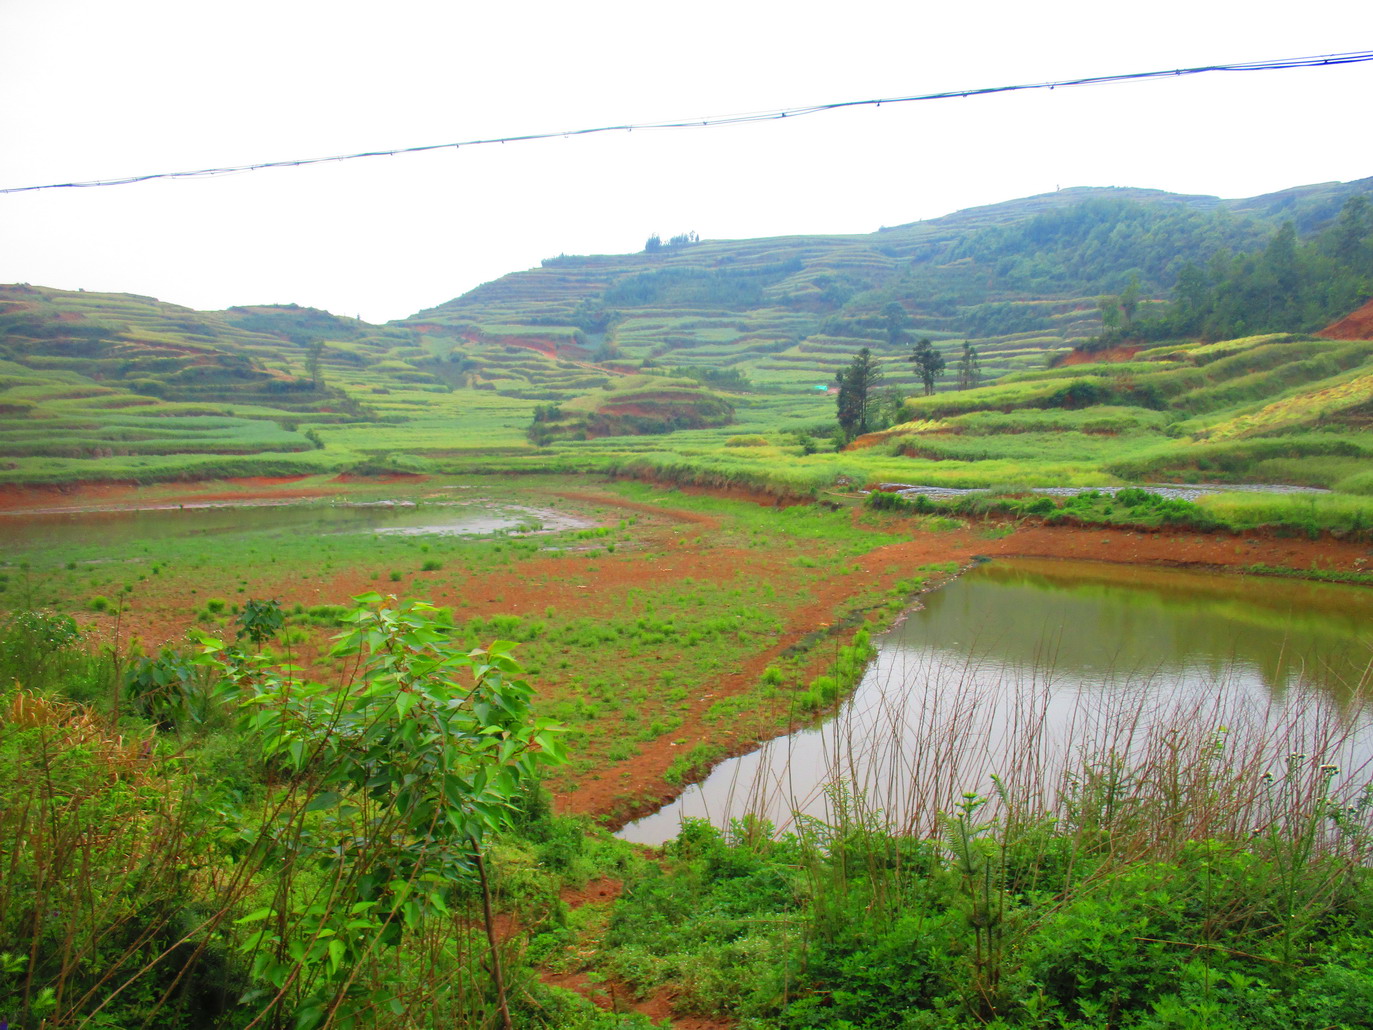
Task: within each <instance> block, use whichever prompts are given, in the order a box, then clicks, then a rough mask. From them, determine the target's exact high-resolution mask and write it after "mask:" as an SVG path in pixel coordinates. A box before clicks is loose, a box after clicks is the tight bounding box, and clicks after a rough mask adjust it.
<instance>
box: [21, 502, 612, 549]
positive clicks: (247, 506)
mask: <svg viewBox="0 0 1373 1030" xmlns="http://www.w3.org/2000/svg"><path fill="white" fill-rule="evenodd" d="M593 525H595V523H594V522H592V521H590V520H587V519H582V518H578V517H576V516H574V515H569V514H568V513H566V512H559V511H552V510H549V509H543V508H534V507H529V506H527V505H520V504H512V503H508V502H501V501H494V500H488V499H484V498H479V497H472V498H464V499H463V500H461V501H447V500H440V501H433V500H425V501H421V502H416V501H414V500H410V499H405V498H400V499H395V500H383V501H362V502H339V501H332V502H329V501H270V502H263V501H254V502H243V503H237V504H234V503H199V504H185V505H180V504H166V505H155V506H147V507H140V508H119V509H112V510H85V511H62V510H53V511H48V512H41V513H27V514H22V513H21V514H0V534H3V537H4V541H5V546H6V548H7V549H15V550H23V549H26V548H28V547H35V546H40V547H55V546H62V545H70V546H79V545H84V544H89V543H91V541H92V540H100V541H101V542H102V543H104V544H107V545H110V544H123V543H132V542H138V541H143V540H160V539H166V538H169V537H187V536H216V535H219V534H232V535H242V534H253V533H288V534H298V535H302V536H324V535H328V534H331V533H366V532H371V533H382V534H398V535H407V536H421V535H433V536H490V535H493V534H495V533H521V532H554V531H560V530H567V529H584V528H589V527H591V526H593Z"/></svg>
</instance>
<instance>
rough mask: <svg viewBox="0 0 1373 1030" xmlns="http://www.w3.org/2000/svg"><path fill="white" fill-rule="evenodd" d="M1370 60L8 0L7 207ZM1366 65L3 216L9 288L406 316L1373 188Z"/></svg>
mask: <svg viewBox="0 0 1373 1030" xmlns="http://www.w3.org/2000/svg"><path fill="white" fill-rule="evenodd" d="M1370 47H1373V3H1369V2H1368V0H1308V2H1306V3H1303V4H1292V3H1281V4H1279V3H1274V2H1270V0H1244V2H1230V0H1185V2H1179V0H1157V2H1151V3H1135V4H1121V3H1103V2H1101V0H1081V2H1079V0H1071V2H1057V0H1045V2H1042V3H1030V2H1025V0H1018V2H1008V0H982V2H978V3H966V4H955V3H950V2H947V0H945V2H940V3H937V4H936V3H930V2H925V0H911V2H906V3H900V2H885V0H846V2H845V3H842V4H840V3H832V2H830V3H823V4H820V3H810V2H805V0H787V2H777V3H774V2H758V0H729V2H721V0H692V2H690V3H663V2H652V0H637V2H621V0H613V2H598V0H585V2H583V3H575V4H574V3H565V2H546V0H525V2H523V3H500V2H499V0H482V2H481V3H474V2H466V0H459V2H439V0H390V2H389V3H383V2H379V0H368V2H366V3H357V2H352V0H235V2H233V3H220V2H210V0H168V2H162V0H124V2H121V3H114V2H111V0H0V187H12V186H27V185H36V184H41V183H48V182H67V181H72V180H80V179H94V178H106V177H111V176H118V175H125V174H142V173H150V172H161V171H176V170H181V169H189V168H200V167H206V166H218V165H231V164H243V163H248V162H253V161H264V160H279V159H285V158H295V157H316V156H325V155H331V154H337V153H346V152H352V151H358V150H371V149H383V148H392V147H400V146H410V145H415V144H425V143H443V142H450V141H455V140H464V139H472V138H479V137H484V136H501V135H511V134H517V133H523V132H538V131H545V130H564V129H576V128H582V127H588V126H594V125H601V124H607V123H611V124H615V123H624V122H636V121H656V120H661V119H665V118H675V117H687V116H691V117H704V116H708V115H718V114H729V113H738V112H746V111H759V110H767V109H773V108H780V107H789V106H796V105H802V104H809V103H818V102H828V101H836V100H852V99H865V98H868V97H876V96H897V95H903V94H913V93H922V92H929V91H935V90H945V89H956V88H972V87H980V86H990V85H1001V84H1009V83H1016V82H1039V81H1046V80H1051V79H1062V78H1068V77H1076V76H1085V75H1102V74H1113V73H1118V72H1131V71H1149V70H1155V69H1160V68H1172V67H1187V66H1195V65H1202V64H1212V63H1220V62H1229V61H1249V60H1261V59H1269V58H1280V57H1296V56H1306V55H1311V54H1324V53H1335V52H1347V51H1353V50H1361V49H1368V48H1370ZM1370 97H1373V64H1362V65H1354V66H1350V67H1347V68H1335V69H1317V70H1295V71H1280V72H1256V73H1245V74H1233V73H1215V74H1211V75H1206V76H1196V77H1190V78H1185V79H1180V80H1168V81H1164V82H1156V83H1143V84H1138V85H1113V86H1105V87H1094V88H1089V89H1072V90H1064V89H1059V90H1054V91H1052V92H1048V91H1043V92H1035V93H1028V94H1018V95H1003V96H995V97H987V98H971V99H966V100H964V99H960V100H950V101H938V102H932V103H916V104H900V105H890V104H888V105H884V106H883V107H881V108H878V109H870V108H862V109H856V110H852V111H847V112H830V113H823V114H818V115H814V116H811V117H808V118H804V119H795V120H793V119H789V120H787V121H784V122H775V123H765V124H760V125H752V126H742V127H731V128H723V129H709V130H690V131H672V132H668V131H657V132H634V133H629V134H615V135H605V136H593V137H586V138H573V139H556V140H551V141H546V142H534V143H520V144H505V145H501V146H485V147H474V148H470V149H462V150H458V151H453V150H445V151H438V152H435V153H431V154H421V155H415V156H404V157H394V158H390V157H388V158H372V159H367V160H363V161H355V162H348V163H344V164H328V165H322V166H316V167H311V168H299V169H283V170H268V171H260V172H253V173H250V174H240V175H234V176H228V177H224V178H217V179H205V180H189V181H170V182H168V181H164V182H151V183H139V184H133V185H126V186H114V187H108V188H103V189H88V190H72V189H67V190H50V191H43V192H38V193H25V194H10V195H0V282H30V283H33V284H41V285H47V286H57V287H62V288H65V289H76V288H77V287H84V288H86V289H90V290H115V291H128V292H132V293H142V294H150V295H153V296H156V297H159V298H161V299H163V300H168V301H172V302H175V303H179V304H185V305H188V306H191V307H197V308H204V309H211V308H222V307H227V306H229V305H231V304H252V303H285V302H289V301H295V302H297V303H300V304H308V305H313V306H317V307H323V308H328V309H329V310H331V311H335V312H337V313H340V314H348V315H361V316H362V317H363V318H366V319H368V320H371V321H384V320H387V319H392V318H401V317H404V316H406V315H409V314H412V313H414V312H415V311H418V310H419V309H421V308H424V307H430V306H433V305H436V304H439V303H442V302H443V301H445V300H448V299H449V298H452V297H454V296H457V295H458V294H460V293H462V292H463V291H465V290H467V289H470V288H471V287H473V286H475V285H477V284H478V283H481V282H484V281H487V280H489V279H494V278H496V277H498V276H500V275H503V274H504V273H506V272H509V271H514V270H517V269H522V268H528V267H532V266H535V265H537V264H538V262H539V259H540V258H543V257H548V256H550V255H554V254H558V253H560V252H566V253H570V254H571V253H597V252H600V253H605V252H623V251H631V250H637V249H639V248H640V247H641V246H642V245H643V241H644V239H645V237H647V236H648V234H649V233H650V232H654V231H657V232H661V233H662V234H663V235H664V236H667V235H671V234H673V233H677V232H683V231H686V230H690V229H694V230H696V231H698V232H699V233H700V234H701V235H702V236H703V237H706V238H713V239H721V238H739V237H749V236H763V235H777V234H788V233H803V232H805V233H811V232H868V231H872V230H874V229H876V228H878V227H879V226H881V225H896V224H900V223H903V222H910V221H915V220H917V219H921V218H931V217H936V216H938V215H942V214H947V213H948V212H950V211H954V210H957V209H959V208H963V207H969V206H972V205H977V204H986V203H994V202H996V201H1000V200H1008V199H1011V198H1014V197H1020V196H1027V195H1030V194H1034V193H1043V192H1047V191H1050V190H1053V189H1054V188H1055V187H1057V186H1072V185H1092V186H1111V185H1116V186H1145V187H1155V188H1160V189H1167V190H1173V191H1177V192H1185V193H1210V194H1218V195H1220V196H1225V197H1244V196H1252V195H1255V194H1259V193H1264V192H1270V191H1273V190H1278V189H1283V188H1285V187H1288V186H1295V185H1300V184H1304V183H1312V182H1324V181H1330V180H1345V181H1347V180H1350V179H1357V178H1363V177H1365V176H1369V175H1373V147H1370V145H1369V142H1368V131H1367V130H1368V124H1367V122H1368V114H1369V99H1370Z"/></svg>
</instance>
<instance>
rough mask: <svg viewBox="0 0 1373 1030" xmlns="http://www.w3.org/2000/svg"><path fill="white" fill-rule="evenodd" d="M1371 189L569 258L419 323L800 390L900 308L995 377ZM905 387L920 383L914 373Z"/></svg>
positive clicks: (1310, 190)
mask: <svg viewBox="0 0 1373 1030" xmlns="http://www.w3.org/2000/svg"><path fill="white" fill-rule="evenodd" d="M1369 192H1373V179H1365V180H1360V181H1358V182H1354V183H1347V184H1339V183H1331V184H1324V185H1320V186H1308V187H1300V188H1296V189H1292V190H1286V191H1283V192H1281V193H1277V194H1271V195H1268V196H1263V197H1255V198H1249V199H1246V200H1237V201H1223V200H1220V199H1218V198H1215V197H1201V196H1182V195H1177V194H1169V193H1164V192H1162V191H1158V190H1142V189H1114V188H1113V189H1101V188H1074V189H1065V190H1060V191H1058V192H1056V193H1051V194H1044V195H1041V196H1037V197H1029V198H1025V199H1022V200H1015V201H1009V202H1006V203H1002V204H995V205H989V206H986V207H980V208H972V209H968V210H965V211H959V212H956V213H954V214H951V215H948V216H945V217H943V218H937V219H931V220H929V221H925V222H915V223H910V224H907V225H900V226H894V227H891V228H884V229H881V230H879V231H878V232H875V233H870V234H866V235H854V236H796V237H778V238H771V239H760V240H721V241H712V240H706V241H700V242H683V243H679V244H677V245H672V244H664V245H660V246H658V247H657V248H656V249H653V250H646V251H644V252H642V253H639V254H629V255H596V256H589V257H573V256H568V255H560V256H558V257H556V258H550V259H547V260H545V261H544V262H543V266H542V267H541V268H537V269H531V270H528V271H525V272H515V273H511V274H510V275H506V276H503V277H502V278H500V279H497V280H495V281H494V282H490V283H487V284H485V285H483V286H480V287H478V288H477V289H475V290H472V291H470V292H468V293H466V294H464V295H463V296H461V297H458V298H456V299H454V300H451V301H449V302H447V303H446V304H442V305H440V306H438V307H436V308H431V309H428V310H426V311H423V312H420V313H419V314H418V315H416V316H414V317H413V318H412V319H408V320H405V321H404V322H403V323H401V324H405V325H410V326H413V327H416V328H418V329H419V330H420V331H422V332H425V333H427V334H432V335H433V336H434V337H436V338H439V339H441V338H443V337H445V336H446V337H447V338H448V340H449V341H451V344H450V345H451V346H452V347H453V351H452V353H453V354H460V355H462V356H463V357H464V358H466V359H467V360H469V361H474V362H478V363H480V364H481V365H482V366H483V367H486V368H498V367H502V366H505V367H511V364H512V363H511V360H510V358H509V356H508V355H509V354H510V348H512V347H514V348H525V349H529V350H533V351H537V352H540V353H543V354H552V353H555V352H556V353H561V354H563V355H564V356H572V357H576V358H580V359H586V358H592V359H597V358H599V359H604V360H614V361H616V362H621V363H625V364H627V365H632V366H635V367H638V366H642V365H644V364H648V365H649V366H652V365H653V364H661V365H698V366H709V367H721V366H723V367H729V368H733V369H737V370H739V371H740V372H741V373H742V374H743V375H745V376H746V377H747V378H748V379H749V380H751V381H752V382H754V383H755V384H757V385H758V386H759V387H760V388H764V389H798V388H805V387H807V386H808V385H810V384H812V383H815V382H828V381H830V380H831V379H832V378H833V374H834V372H835V371H837V370H838V369H839V367H841V366H842V364H843V363H844V362H845V361H847V359H848V356H849V355H851V354H852V353H853V351H855V350H856V349H857V348H859V347H862V346H871V347H873V348H874V349H875V350H877V351H878V353H879V354H882V353H886V354H890V355H892V356H895V355H896V354H898V353H901V352H903V350H904V348H903V347H899V346H898V347H890V346H889V345H888V344H889V337H888V334H887V331H886V325H885V322H884V320H883V317H882V312H883V311H884V309H885V308H886V306H887V305H889V304H890V303H892V302H896V303H898V304H899V305H900V306H901V307H902V309H904V311H905V312H906V314H907V315H908V317H909V324H908V325H907V327H906V328H907V331H908V332H909V333H910V334H911V335H912V336H914V337H920V336H928V337H930V338H931V339H932V340H934V342H935V343H936V345H937V346H940V347H942V348H943V349H945V350H950V349H952V347H953V346H954V345H955V344H961V341H962V340H964V339H968V340H971V341H972V342H973V344H974V345H975V346H976V347H977V349H978V351H979V353H980V354H981V357H982V361H983V366H984V371H985V372H986V373H987V374H988V375H989V376H995V375H1000V374H1004V373H1007V372H1014V371H1019V370H1023V369H1026V368H1031V367H1036V366H1038V365H1040V364H1041V363H1042V360H1043V354H1044V352H1045V351H1054V350H1060V349H1065V348H1069V347H1071V346H1073V345H1074V344H1075V343H1078V342H1080V341H1083V340H1086V339H1088V338H1090V337H1092V336H1095V335H1096V334H1098V333H1099V332H1100V331H1101V328H1102V322H1101V314H1100V311H1099V309H1098V304H1097V298H1098V296H1099V295H1101V294H1103V293H1115V292H1119V291H1121V290H1123V289H1125V288H1126V287H1127V286H1128V284H1129V283H1130V281H1131V277H1132V276H1133V277H1136V278H1137V279H1138V281H1139V283H1140V284H1141V289H1142V290H1143V296H1144V298H1145V300H1144V303H1143V304H1142V314H1147V312H1148V310H1149V308H1150V304H1149V303H1148V298H1149V297H1161V296H1163V295H1165V294H1166V293H1167V292H1168V291H1170V290H1171V289H1172V287H1173V286H1174V285H1175V283H1176V279H1177V274H1178V272H1179V270H1180V269H1182V268H1183V267H1184V266H1186V265H1187V264H1189V263H1190V264H1194V265H1204V264H1206V263H1207V262H1209V261H1211V259H1212V258H1213V257H1215V256H1216V255H1217V254H1218V253H1222V252H1230V251H1242V250H1251V249H1255V248H1257V247H1260V246H1261V245H1262V244H1263V243H1264V242H1265V241H1266V240H1267V239H1268V237H1269V236H1271V235H1272V233H1273V232H1274V231H1275V230H1276V229H1277V228H1278V227H1279V225H1281V224H1282V222H1284V221H1286V220H1291V221H1293V223H1294V225H1295V226H1296V228H1297V230H1298V231H1299V232H1310V231H1314V230H1315V229H1317V228H1319V227H1321V226H1323V225H1325V224H1326V223H1328V222H1329V221H1330V220H1331V219H1333V218H1334V217H1335V216H1336V215H1337V214H1338V212H1339V209H1340V207H1341V205H1342V204H1343V203H1344V201H1345V200H1346V199H1347V198H1348V197H1350V196H1354V195H1358V194H1367V193H1369ZM1310 328H1316V327H1315V326H1312V327H1310ZM439 346H443V344H439ZM501 351H504V354H505V356H504V357H503V356H502V353H501ZM817 372H819V375H818V376H817V374H816V373H817ZM530 373H531V374H533V375H535V377H536V376H537V374H536V373H533V370H530ZM512 374H514V373H513V369H512ZM951 381H952V374H951V373H946V376H945V379H944V382H946V383H947V382H951ZM892 382H893V383H894V384H902V385H906V386H912V387H913V386H914V384H915V382H916V380H915V378H914V376H913V375H911V373H910V372H909V371H908V370H903V371H902V372H901V373H900V374H897V373H895V372H894V374H893V377H892Z"/></svg>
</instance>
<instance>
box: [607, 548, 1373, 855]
mask: <svg viewBox="0 0 1373 1030" xmlns="http://www.w3.org/2000/svg"><path fill="white" fill-rule="evenodd" d="M923 600H924V607H923V609H921V610H918V611H915V612H912V613H911V614H910V615H909V617H907V618H905V619H904V621H902V622H901V623H900V624H899V625H897V626H895V627H893V628H892V629H891V630H889V631H888V632H886V633H884V634H882V635H880V636H879V637H877V638H875V643H876V645H877V651H878V653H877V657H876V658H875V659H874V661H873V662H872V663H871V664H870V666H869V668H868V670H867V672H866V674H865V676H864V679H863V681H862V683H861V684H860V685H859V687H858V689H857V690H856V691H855V693H854V695H853V696H852V698H850V699H849V701H847V702H846V703H845V704H844V705H842V706H841V707H840V709H839V711H838V712H837V713H836V715H835V716H834V717H833V718H831V719H830V720H828V721H827V722H825V723H824V724H823V725H820V726H816V727H811V728H806V729H802V730H799V731H797V732H795V733H792V734H790V735H789V736H786V737H783V738H780V739H778V740H776V741H773V742H772V743H771V744H769V745H767V746H765V747H763V748H761V749H759V750H758V751H755V752H752V753H750V754H747V755H744V756H742V757H740V758H736V759H732V760H730V761H727V762H724V763H722V764H721V765H720V766H718V767H717V768H716V769H715V770H714V772H713V773H712V774H711V775H710V777H709V778H708V779H706V780H705V782H703V783H702V784H700V785H697V786H693V787H690V788H688V790H687V791H686V792H685V793H684V794H683V795H682V797H681V798H679V799H678V800H677V801H676V802H674V803H673V804H671V805H668V806H666V807H665V808H663V809H661V810H659V811H658V812H656V813H654V814H652V815H650V816H648V817H646V818H644V819H641V820H639V821H637V822H635V823H631V824H630V825H628V826H626V827H625V828H624V829H623V830H622V831H621V834H620V835H621V836H622V837H624V838H626V839H628V840H632V841H636V842H640V843H645V844H659V843H662V842H663V841H664V840H666V839H669V838H671V837H673V836H675V835H676V833H677V830H678V828H679V826H680V825H681V821H682V820H683V819H684V818H707V819H710V820H712V821H713V822H715V823H716V824H717V825H724V824H726V823H727V822H728V820H730V819H731V818H737V817H739V816H741V815H744V814H755V815H759V816H761V817H763V818H766V819H768V820H770V821H772V822H773V823H774V824H775V825H776V826H778V827H779V828H785V827H787V826H788V825H789V824H790V823H791V821H792V814H793V812H801V813H804V814H808V815H812V816H816V817H819V818H828V817H829V816H830V814H831V812H832V810H833V808H834V806H835V805H836V804H846V803H847V801H845V798H847V797H849V796H850V794H849V793H848V792H853V793H856V794H857V795H859V796H861V797H862V798H863V799H864V801H865V804H866V805H867V806H868V807H869V808H870V809H872V810H880V811H881V812H882V813H883V818H884V819H886V820H888V821H890V822H892V823H894V824H897V825H899V826H901V827H903V828H905V829H907V830H910V831H921V832H925V831H928V829H929V828H930V827H932V826H933V824H934V819H935V814H936V812H937V811H939V810H944V811H948V810H950V809H951V807H952V806H953V805H954V804H955V803H956V801H957V799H958V798H959V797H960V796H961V795H962V793H963V792H964V791H977V792H984V793H985V792H986V791H987V790H988V789H989V785H990V779H989V778H990V776H991V775H993V774H996V775H998V776H999V777H1000V778H1001V780H1002V782H1003V783H1011V784H1017V785H1023V784H1034V785H1035V789H1039V790H1046V791H1047V790H1048V785H1051V784H1061V783H1062V782H1064V780H1063V776H1064V775H1065V772H1066V770H1067V769H1068V767H1069V766H1070V765H1072V764H1074V763H1078V764H1081V763H1086V764H1089V765H1090V764H1091V763H1092V762H1099V761H1103V760H1105V758H1106V757H1107V756H1111V755H1118V756H1131V755H1137V754H1140V753H1141V752H1143V751H1146V750H1148V749H1149V748H1154V749H1155V750H1156V751H1157V750H1158V749H1160V748H1162V749H1165V750H1166V749H1168V748H1174V749H1175V751H1176V752H1177V753H1181V749H1183V748H1184V747H1189V748H1192V749H1194V751H1195V753H1197V754H1201V755H1203V756H1204V755H1207V754H1217V755H1220V754H1222V753H1229V754H1234V755H1243V756H1245V758H1244V760H1246V761H1255V762H1265V763H1270V764H1272V763H1276V764H1277V765H1281V763H1282V762H1283V761H1285V760H1286V757H1287V756H1288V755H1289V754H1292V753H1294V752H1295V753H1297V754H1300V755H1302V756H1303V759H1302V761H1303V762H1321V763H1333V764H1338V765H1340V767H1341V776H1342V778H1343V780H1344V781H1345V782H1347V783H1353V782H1354V781H1355V780H1358V778H1359V777H1360V776H1362V777H1363V779H1362V780H1358V782H1359V784H1362V782H1363V781H1364V780H1367V779H1373V772H1371V771H1369V770H1368V769H1367V767H1368V765H1369V762H1370V758H1373V754H1371V753H1370V743H1371V739H1370V738H1373V734H1370V733H1369V732H1368V730H1369V722H1370V711H1373V709H1370V707H1369V706H1366V705H1365V701H1364V693H1365V691H1366V690H1367V689H1368V688H1370V686H1373V684H1370V674H1369V663H1370V657H1371V656H1373V591H1368V590H1364V589H1360V588H1356V587H1348V586H1339V585H1332V584H1317V583H1307V582H1297V581H1290V580H1277V579H1267V578H1258V577H1237V576H1222V575H1212V574H1207V573H1201V572H1191V571H1182V570H1169V569H1156V568H1140V567H1127V566H1115V565H1107V564H1100V563H1087V562H1061V561H1053V560H1030V559H1017V560H1005V561H996V562H992V563H988V564H986V565H983V566H981V567H979V568H977V569H974V570H972V571H971V572H969V573H967V574H966V575H964V576H963V577H961V578H960V579H958V580H956V581H955V582H953V583H951V584H949V585H948V586H946V587H945V588H943V589H942V590H939V591H936V592H934V593H931V594H929V595H926V596H925V597H924V599H923ZM1279 771H1281V770H1279ZM840 780H842V781H844V782H845V783H846V784H847V787H846V788H845V792H844V793H841V794H836V792H835V786H834V785H835V783H836V782H837V781H840Z"/></svg>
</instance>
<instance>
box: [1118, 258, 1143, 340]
mask: <svg viewBox="0 0 1373 1030" xmlns="http://www.w3.org/2000/svg"><path fill="white" fill-rule="evenodd" d="M1140 292H1141V291H1140V285H1139V276H1137V275H1135V273H1133V272H1131V273H1130V283H1129V285H1128V286H1126V287H1125V289H1124V290H1122V291H1121V294H1120V313H1121V314H1122V315H1124V316H1125V327H1126V328H1127V329H1128V328H1129V327H1130V326H1132V325H1134V324H1135V310H1136V309H1137V308H1138V307H1139V297H1140Z"/></svg>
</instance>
